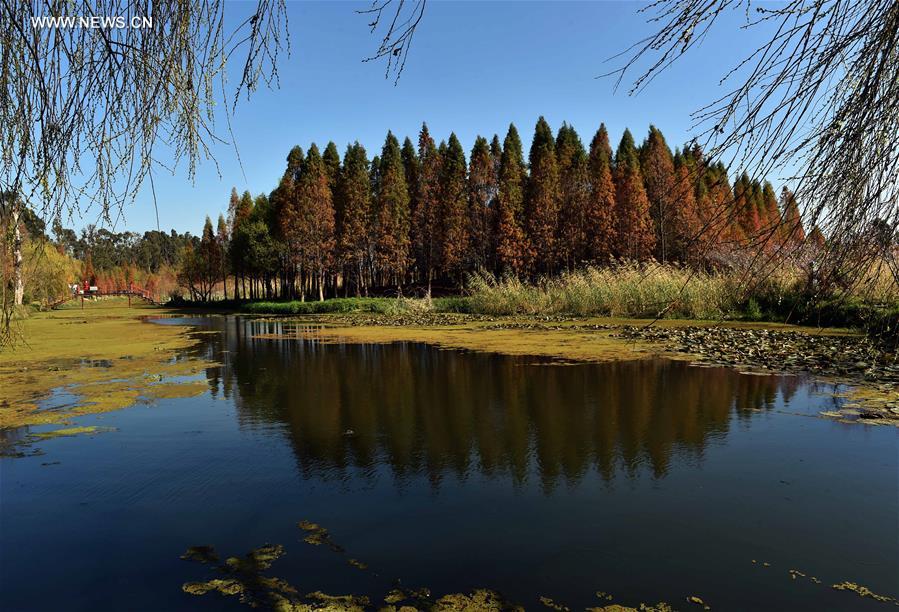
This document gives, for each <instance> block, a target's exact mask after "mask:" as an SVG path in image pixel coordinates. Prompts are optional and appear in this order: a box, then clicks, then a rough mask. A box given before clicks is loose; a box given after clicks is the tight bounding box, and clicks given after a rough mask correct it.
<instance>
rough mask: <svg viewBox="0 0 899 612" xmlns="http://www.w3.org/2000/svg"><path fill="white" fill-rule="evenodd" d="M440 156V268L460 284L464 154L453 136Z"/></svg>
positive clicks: (464, 214)
mask: <svg viewBox="0 0 899 612" xmlns="http://www.w3.org/2000/svg"><path fill="white" fill-rule="evenodd" d="M441 157H442V159H443V162H442V164H441V165H442V168H441V174H440V220H441V224H440V259H441V266H442V268H443V271H444V273H445V274H446V275H447V276H448V277H449V278H451V279H455V280H458V281H461V280H462V270H463V268H464V265H465V256H466V254H467V253H468V189H467V188H468V185H467V181H466V174H467V166H466V162H465V151H464V150H463V149H462V144H461V143H460V142H459V139H458V138H457V137H456V134H455V133H451V134H450V137H449V141H448V142H447V144H446V147H445V149H444V150H443V151H442V155H441Z"/></svg>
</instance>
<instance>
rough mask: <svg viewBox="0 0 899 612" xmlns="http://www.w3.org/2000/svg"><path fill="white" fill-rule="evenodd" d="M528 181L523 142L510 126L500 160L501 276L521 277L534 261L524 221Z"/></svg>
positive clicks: (498, 227)
mask: <svg viewBox="0 0 899 612" xmlns="http://www.w3.org/2000/svg"><path fill="white" fill-rule="evenodd" d="M525 180H526V175H525V168H524V159H523V155H522V148H521V138H520V137H519V136H518V130H517V129H516V128H515V125H514V124H510V125H509V131H508V132H507V133H506V138H505V140H504V141H503V152H502V155H501V156H500V167H499V193H498V197H497V217H498V221H497V236H496V241H497V246H496V257H497V260H498V263H499V269H500V270H499V271H500V273H501V274H511V275H513V276H519V275H521V274H522V273H524V272H525V271H526V270H527V267H528V264H529V263H530V260H531V254H530V246H529V245H528V242H527V236H526V234H525V231H524V226H523V219H522V216H523V214H524V189H525Z"/></svg>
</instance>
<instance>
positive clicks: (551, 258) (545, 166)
mask: <svg viewBox="0 0 899 612" xmlns="http://www.w3.org/2000/svg"><path fill="white" fill-rule="evenodd" d="M529 162H530V170H531V172H530V177H529V180H528V183H527V190H526V191H525V194H526V195H525V204H524V206H525V220H526V228H527V234H528V240H529V242H530V244H531V248H532V249H533V252H534V257H535V260H534V263H535V267H536V271H537V272H542V273H551V272H553V271H554V270H555V266H556V261H557V255H558V253H557V248H556V234H557V233H558V215H559V202H560V200H561V197H560V186H559V167H558V163H557V162H556V145H555V139H554V138H553V134H552V130H551V129H550V127H549V124H548V123H547V122H546V120H545V119H544V118H543V117H540V118H539V119H538V120H537V125H536V127H535V129H534V140H533V142H532V143H531V152H530V155H529Z"/></svg>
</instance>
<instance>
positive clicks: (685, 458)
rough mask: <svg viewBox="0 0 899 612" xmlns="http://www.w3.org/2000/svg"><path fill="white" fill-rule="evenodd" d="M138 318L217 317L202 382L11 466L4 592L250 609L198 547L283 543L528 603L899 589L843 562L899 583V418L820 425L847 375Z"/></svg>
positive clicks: (822, 598)
mask: <svg viewBox="0 0 899 612" xmlns="http://www.w3.org/2000/svg"><path fill="white" fill-rule="evenodd" d="M146 324H148V325H150V324H179V325H184V324H189V325H193V326H196V328H197V330H199V331H202V332H205V333H198V335H197V337H198V338H199V339H200V340H201V344H200V346H199V348H197V349H195V350H196V351H198V352H199V353H201V354H203V355H204V356H206V357H208V358H209V359H210V360H212V361H214V362H215V363H216V365H213V366H210V367H208V368H207V369H206V371H205V374H204V377H205V380H206V381H207V382H208V391H206V392H205V393H203V394H202V395H200V396H198V397H192V398H187V399H163V400H159V401H156V402H154V403H144V404H140V405H137V406H135V407H132V408H129V409H126V410H122V411H118V412H113V413H107V414H104V415H97V416H90V417H83V418H80V419H78V420H77V424H78V425H100V426H103V427H108V428H114V430H111V431H105V432H103V433H97V434H95V435H90V436H74V437H69V438H58V439H51V440H46V441H42V442H39V443H36V447H37V448H39V449H40V450H41V451H43V454H41V455H36V456H27V457H24V458H16V459H12V458H3V459H0V504H2V505H0V551H2V559H0V563H2V566H0V602H2V603H0V606H2V608H3V609H4V610H7V611H13V610H96V609H110V608H111V609H142V610H230V609H234V610H238V609H245V606H243V605H242V604H241V603H240V602H239V601H238V599H237V598H236V597H224V596H222V595H220V594H218V593H210V594H207V595H204V596H200V597H197V596H193V595H189V594H186V593H184V592H183V591H182V584H183V583H185V582H189V581H205V580H209V579H210V578H214V577H216V575H217V574H216V571H215V570H214V569H212V568H211V567H210V566H209V565H204V564H201V563H192V562H190V561H186V560H183V559H181V558H180V556H181V555H182V553H184V552H185V550H186V549H187V548H188V547H190V546H197V545H210V546H214V547H215V550H216V551H217V553H218V554H219V555H220V556H221V557H222V558H224V557H226V556H231V555H234V556H240V555H244V554H246V553H248V552H249V551H251V550H252V549H255V548H257V547H260V546H262V545H264V544H266V543H270V544H280V545H282V546H283V547H284V551H285V554H284V555H283V556H282V557H281V558H279V559H277V560H276V561H274V562H273V563H272V566H271V568H270V569H267V570H266V571H265V572H264V573H265V575H268V576H277V577H279V578H283V579H284V580H286V581H287V582H289V583H291V584H292V585H294V586H295V587H296V588H297V589H299V590H300V591H301V592H310V591H317V590H320V591H323V592H325V593H331V594H347V593H354V594H359V595H368V596H369V597H371V598H372V601H373V602H374V604H375V605H378V604H380V602H381V597H382V596H383V595H384V594H385V593H387V592H388V591H389V590H390V589H391V588H392V587H393V586H394V585H395V584H398V583H397V581H401V584H402V585H404V586H406V587H409V588H415V587H428V588H430V589H431V591H432V592H433V593H434V594H436V595H442V594H445V593H456V592H469V591H471V590H473V589H476V588H479V587H485V588H490V589H494V590H497V591H499V592H501V593H502V594H503V595H504V596H505V597H506V598H507V599H508V600H510V601H513V602H516V603H519V604H521V605H524V606H525V607H527V608H528V609H532V608H540V602H539V598H540V597H541V596H542V597H549V598H552V599H553V600H554V601H556V602H559V603H563V604H565V605H568V606H570V607H571V608H572V609H583V608H584V607H587V606H598V605H607V604H609V603H619V604H626V605H634V606H636V605H638V604H639V603H640V602H647V603H655V602H659V601H666V602H669V603H670V604H672V605H673V606H674V607H675V608H677V609H699V610H701V609H702V607H701V606H700V607H697V606H696V605H694V604H692V603H688V602H687V601H686V598H687V597H689V596H697V597H700V598H701V599H702V600H703V601H704V602H705V603H706V604H708V605H709V606H710V607H711V608H712V609H713V610H715V609H725V610H744V609H780V610H822V609H826V610H868V609H870V610H881V609H888V608H890V607H891V605H890V604H885V603H881V602H878V601H874V600H873V599H870V598H861V597H860V596H859V595H857V594H855V593H852V592H848V591H837V590H834V589H832V588H831V585H833V584H836V583H842V582H844V581H851V582H856V583H858V584H861V585H864V586H866V587H868V588H870V589H871V590H872V591H873V592H874V593H879V594H883V595H888V596H891V597H896V596H897V595H899V467H897V463H899V452H897V450H899V444H897V440H899V439H897V430H896V429H894V428H891V427H872V426H865V425H847V424H844V423H839V422H835V421H831V420H827V419H823V418H817V416H816V415H817V413H818V412H819V411H820V410H825V409H830V408H833V407H834V405H835V404H836V403H838V402H839V401H841V400H838V399H835V398H834V397H832V395H831V394H832V392H833V391H834V389H833V387H831V386H830V385H827V384H823V383H813V382H812V381H811V380H808V379H804V378H802V377H793V376H759V375H749V374H741V373H739V372H737V371H736V370H733V369H727V368H717V367H711V368H710V367H696V366H691V365H689V364H688V363H686V362H682V361H672V360H664V359H645V360H640V361H626V362H616V363H582V364H572V363H560V362H553V361H552V360H548V359H545V358H543V359H538V358H525V357H509V356H503V355H494V354H483V353H471V352H462V351H453V350H438V349H436V348H433V347H430V346H427V345H423V344H416V343H394V344H377V345H370V344H333V343H332V344H328V343H322V342H320V341H316V340H315V339H303V338H284V339H272V338H258V337H256V336H258V335H259V334H281V333H284V334H286V335H291V334H292V332H293V327H291V326H290V324H288V323H281V322H278V321H266V320H259V319H252V318H240V317H230V316H229V317H195V318H182V319H165V320H160V321H157V322H155V323H146ZM209 332H216V333H209ZM59 393H60V395H65V392H64V391H63V390H61V391H60V392H59ZM51 401H52V398H51ZM35 430H36V431H40V430H41V428H35ZM21 433H22V432H7V434H6V435H7V436H15V435H21ZM303 520H306V521H310V522H314V523H317V524H318V525H320V526H321V527H323V528H326V529H327V530H328V535H327V537H326V541H325V543H324V544H325V545H320V546H314V545H310V544H309V543H307V542H304V538H306V537H308V536H309V535H310V533H313V532H310V531H303V530H302V529H300V528H298V527H297V523H298V522H299V521H303ZM332 543H333V544H334V546H330V544H332ZM338 545H339V547H338ZM349 559H355V560H358V561H359V562H361V563H364V564H365V565H366V566H367V568H366V569H361V568H360V567H359V565H355V566H354V565H353V564H350V563H349V562H348V561H349ZM790 570H798V571H799V572H801V573H802V574H804V575H798V574H793V576H791V574H790ZM811 577H815V578H816V579H817V580H819V581H820V583H817V582H814V581H812V579H811ZM597 591H603V592H606V593H609V594H611V595H612V596H613V598H614V599H613V600H612V601H611V602H610V601H606V600H600V599H598V598H597V596H596V592H597Z"/></svg>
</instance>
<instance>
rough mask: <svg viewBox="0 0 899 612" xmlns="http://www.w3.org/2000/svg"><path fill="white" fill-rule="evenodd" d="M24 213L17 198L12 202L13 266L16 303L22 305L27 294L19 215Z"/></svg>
mask: <svg viewBox="0 0 899 612" xmlns="http://www.w3.org/2000/svg"><path fill="white" fill-rule="evenodd" d="M21 214H22V209H21V204H20V203H19V199H18V198H15V200H13V204H12V226H13V246H12V248H13V266H14V268H13V269H14V273H13V275H14V278H15V285H16V287H15V305H16V306H21V305H22V300H23V298H24V296H25V282H24V281H23V279H22V232H21V230H20V229H19V216H20V215H21Z"/></svg>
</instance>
